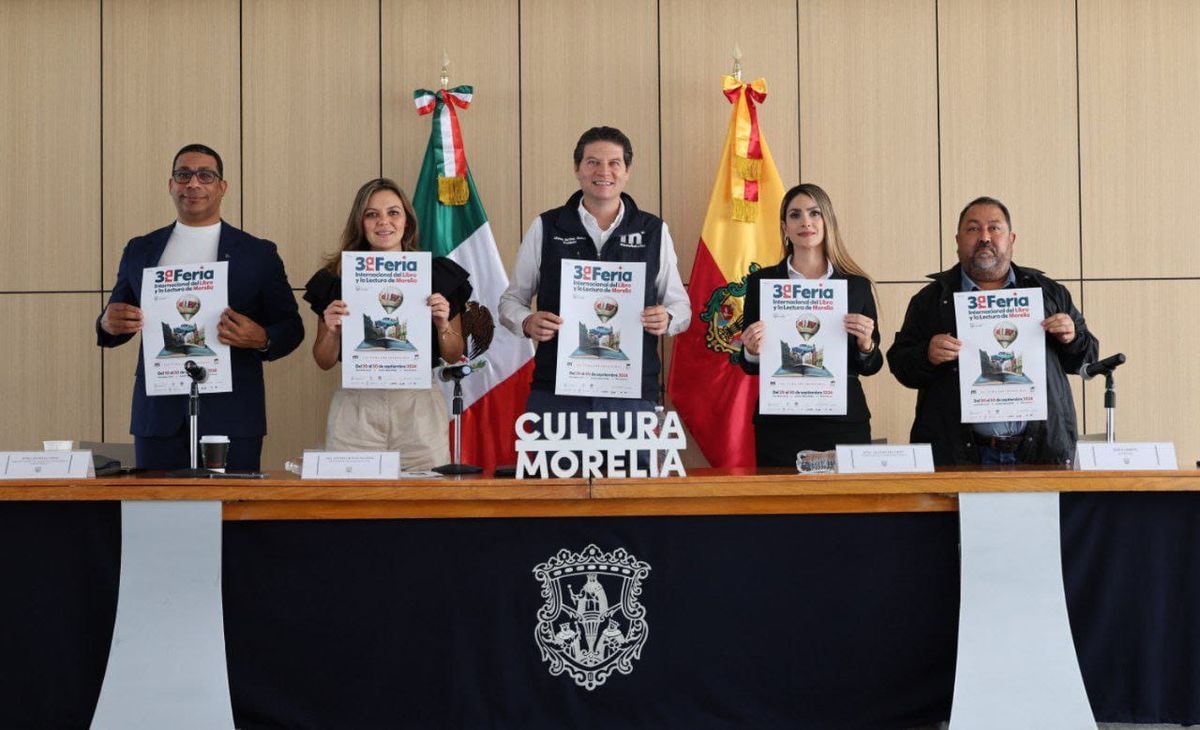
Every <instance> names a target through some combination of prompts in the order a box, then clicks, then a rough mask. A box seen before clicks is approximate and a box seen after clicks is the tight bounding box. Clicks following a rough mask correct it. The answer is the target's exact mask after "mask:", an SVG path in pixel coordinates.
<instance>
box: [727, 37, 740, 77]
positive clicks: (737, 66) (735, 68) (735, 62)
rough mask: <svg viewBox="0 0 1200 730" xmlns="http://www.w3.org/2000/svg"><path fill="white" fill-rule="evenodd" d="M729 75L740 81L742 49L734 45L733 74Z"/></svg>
mask: <svg viewBox="0 0 1200 730" xmlns="http://www.w3.org/2000/svg"><path fill="white" fill-rule="evenodd" d="M729 75H730V76H732V77H734V78H735V79H737V80H738V81H741V80H742V47H741V46H739V45H738V44H736V43H734V44H733V73H731V74H729Z"/></svg>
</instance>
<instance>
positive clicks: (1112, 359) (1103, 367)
mask: <svg viewBox="0 0 1200 730" xmlns="http://www.w3.org/2000/svg"><path fill="white" fill-rule="evenodd" d="M1124 362H1125V353H1123V352H1118V353H1117V354H1116V355H1110V356H1109V357H1106V358H1104V359H1103V360H1101V361H1100V362H1093V363H1084V366H1083V367H1081V368H1079V374H1080V376H1082V377H1083V379H1084V380H1091V379H1092V378H1094V377H1096V376H1097V375H1109V374H1111V373H1112V371H1114V370H1116V369H1117V366H1118V365H1121V364H1123V363H1124Z"/></svg>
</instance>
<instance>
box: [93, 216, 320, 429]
mask: <svg viewBox="0 0 1200 730" xmlns="http://www.w3.org/2000/svg"><path fill="white" fill-rule="evenodd" d="M174 228H175V224H174V223H172V224H171V225H169V226H166V227H165V228H160V229H158V230H157V231H154V232H153V233H148V234H146V235H145V236H139V237H137V238H134V239H132V240H130V241H129V243H128V244H126V245H125V252H124V253H122V254H121V266H120V268H119V269H118V270H117V283H116V285H115V286H114V287H113V290H112V296H111V297H109V300H108V301H109V302H110V303H111V302H122V303H125V304H133V305H135V306H139V307H140V306H141V295H142V270H143V269H146V268H148V267H154V266H158V260H159V258H161V257H162V253H163V249H165V248H166V246H167V239H169V238H170V237H171V231H172V230H174ZM217 260H219V261H228V262H229V306H230V308H231V309H233V310H234V311H235V312H238V313H240V314H244V315H246V316H247V317H249V318H250V319H252V320H254V321H255V322H257V323H258V324H259V325H261V326H262V327H263V329H265V330H266V331H267V337H268V338H269V339H270V346H269V347H268V348H267V351H266V352H265V353H264V352H259V351H257V350H246V349H243V348H239V347H233V348H230V372H231V375H232V376H233V392H230V393H206V394H204V395H203V396H202V397H201V398H200V433H219V434H225V435H228V436H263V435H264V434H266V432H267V407H266V396H265V394H264V392H263V378H262V364H263V361H264V360H275V359H277V358H280V357H283V356H284V355H286V354H288V353H289V352H291V351H292V350H294V349H296V347H297V346H299V344H300V342H301V341H303V340H304V324H303V323H302V322H301V321H300V312H299V311H298V309H297V307H296V297H295V295H294V294H292V287H291V285H290V284H288V280H287V274H286V273H285V272H284V270H283V261H282V260H280V258H279V254H278V253H277V252H276V250H275V244H274V243H271V242H270V241H266V240H263V239H261V238H255V237H254V236H251V235H250V234H248V233H246V232H245V231H241V230H239V229H237V228H234V227H233V226H231V225H229V224H228V223H226V222H225V221H221V238H220V242H219V243H218V245H217ZM101 316H103V313H102V314H101ZM132 337H133V335H118V336H113V335H110V334H108V333H107V332H105V331H104V330H103V329H101V328H100V319H99V317H98V318H97V319H96V341H97V344H99V345H100V346H101V347H116V346H117V345H121V344H124V343H125V342H128V341H129V340H130V339H131V338H132ZM186 420H187V396H184V395H160V396H154V397H153V398H151V397H148V396H147V395H146V377H145V364H144V363H143V362H142V355H141V354H140V353H139V354H138V364H137V375H136V380H135V382H134V385H133V410H132V413H131V414H130V417H129V432H130V433H132V434H133V435H134V436H173V435H175V434H177V433H179V431H180V429H181V428H183V427H184V422H185V421H186Z"/></svg>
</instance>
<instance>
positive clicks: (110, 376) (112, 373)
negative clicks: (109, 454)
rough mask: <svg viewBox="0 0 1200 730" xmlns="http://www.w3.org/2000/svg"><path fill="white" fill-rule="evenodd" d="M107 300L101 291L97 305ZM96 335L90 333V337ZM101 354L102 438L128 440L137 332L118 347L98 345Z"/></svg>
mask: <svg viewBox="0 0 1200 730" xmlns="http://www.w3.org/2000/svg"><path fill="white" fill-rule="evenodd" d="M107 301H108V293H107V292H106V293H104V294H102V295H101V306H103V303H104V302H107ZM95 340H96V337H95V335H92V337H91V341H92V342H95ZM99 349H100V352H101V357H103V358H104V391H103V393H104V440H105V441H117V442H121V443H131V442H132V441H133V436H132V435H130V433H129V412H130V408H131V406H132V404H133V378H134V373H135V372H136V371H137V361H138V353H139V352H141V349H142V338H141V336H138V337H134V338H133V339H132V340H130V341H129V342H126V343H125V344H124V345H121V346H120V347H104V348H99Z"/></svg>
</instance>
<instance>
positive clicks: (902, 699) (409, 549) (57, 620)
mask: <svg viewBox="0 0 1200 730" xmlns="http://www.w3.org/2000/svg"><path fill="white" fill-rule="evenodd" d="M1198 527H1200V496H1194V495H1153V494H1141V495H1132V494H1098V495H1068V496H1065V497H1064V498H1063V544H1064V565H1065V566H1066V576H1067V593H1068V604H1069V609H1070V612H1071V621H1072V628H1073V630H1074V633H1075V640H1076V645H1077V646H1078V647H1079V655H1080V661H1081V665H1082V669H1083V675H1084V681H1085V683H1086V685H1087V688H1088V693H1089V697H1090V698H1091V701H1092V706H1093V708H1094V710H1095V712H1096V715H1097V719H1099V720H1101V721H1124V722H1176V723H1194V722H1197V721H1200V682H1197V681H1196V680H1197V676H1196V675H1197V672H1198V671H1200V636H1197V635H1196V634H1197V633H1198V632H1200V627H1198V626H1197V623H1196V618H1197V617H1198V616H1200V613H1198V612H1197V611H1196V610H1194V608H1200V595H1197V591H1198V588H1197V587H1198V586H1200V560H1197V559H1196V557H1195V554H1196V547H1195V546H1196V545H1197V544H1200V543H1198V542H1197V540H1196V538H1197V535H1196V532H1197V528H1198ZM589 544H595V545H596V546H597V547H599V548H600V549H601V550H604V551H611V550H614V549H616V548H625V549H626V550H628V551H629V553H631V554H632V555H633V556H635V557H636V558H637V559H638V560H641V561H645V562H646V563H648V564H649V566H650V572H649V574H648V575H647V576H646V578H645V579H644V581H643V583H642V593H641V595H640V596H639V597H638V600H639V601H640V603H641V605H642V606H643V607H644V608H645V620H646V623H647V626H648V638H647V640H646V643H645V645H644V647H643V650H642V653H641V658H640V659H637V660H635V661H634V662H633V669H632V673H630V674H628V675H626V674H620V673H615V674H613V675H612V676H610V677H609V678H608V679H607V681H605V682H604V683H603V684H602V685H601V686H599V687H597V688H596V689H594V690H590V691H589V690H586V689H583V688H582V687H580V686H578V685H577V684H576V683H575V682H574V681H573V680H572V679H571V678H570V677H569V676H567V675H566V674H563V675H559V676H552V675H551V674H550V672H549V670H548V667H549V665H548V663H546V662H544V661H543V660H542V658H541V656H540V653H539V649H538V647H537V644H536V643H535V640H534V630H535V627H536V624H537V620H538V619H537V613H538V609H539V608H541V606H542V605H543V597H542V594H541V584H540V583H539V582H538V581H537V580H536V579H535V577H534V574H533V569H534V567H535V566H536V565H537V564H539V563H542V562H544V561H546V560H548V559H550V558H551V557H552V556H554V555H555V553H557V552H558V551H559V550H561V549H564V548H565V549H567V550H570V551H573V552H576V551H582V550H584V549H585V548H586V547H587V546H588V545H589ZM957 545H958V535H957V515H956V514H952V513H951V514H944V513H941V514H896V515H817V516H755V517H669V518H668V517H655V518H649V517H648V518H575V519H519V520H483V519H475V520H411V521H402V520H393V521H330V522H250V523H227V524H226V526H225V546H224V551H225V555H224V600H225V626H226V637H227V653H228V657H229V675H230V684H231V688H232V693H233V704H234V713H235V716H236V720H237V723H238V726H239V727H241V728H272V727H289V728H291V727H297V728H359V727H363V728H366V727H372V728H373V727H420V728H428V727H469V728H479V727H487V728H531V727H568V726H570V727H581V728H587V727H596V728H601V727H605V728H612V727H622V728H625V727H645V728H662V727H681V728H682V727H686V728H704V727H755V728H771V727H788V728H795V727H813V728H855V727H862V728H904V727H910V726H912V725H918V724H922V723H928V722H933V721H935V720H938V719H944V718H946V717H948V716H949V708H950V699H951V695H952V692H953V683H954V659H955V650H956V646H955V641H956V634H957V623H958V547H957ZM0 550H3V553H2V554H3V555H4V564H5V565H6V570H5V575H6V577H7V578H8V580H7V581H6V582H7V585H8V586H9V590H8V591H6V595H5V596H4V598H3V599H2V600H0V626H3V627H4V632H5V633H4V636H3V638H2V639H0V666H2V667H3V670H2V673H0V727H4V728H11V727H17V728H20V727H34V728H38V727H54V728H58V727H63V728H74V727H79V728H82V727H86V726H87V723H88V721H89V720H90V717H91V711H92V708H93V707H94V704H95V700H96V697H97V696H98V693H99V688H100V682H101V680H102V678H103V673H104V664H105V658H106V655H107V651H108V646H109V642H110V641H111V633H112V622H113V616H114V612H115V606H116V587H117V579H118V576H117V569H118V561H119V555H118V553H119V508H118V506H117V505H115V504H12V503H8V504H3V505H0Z"/></svg>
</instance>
